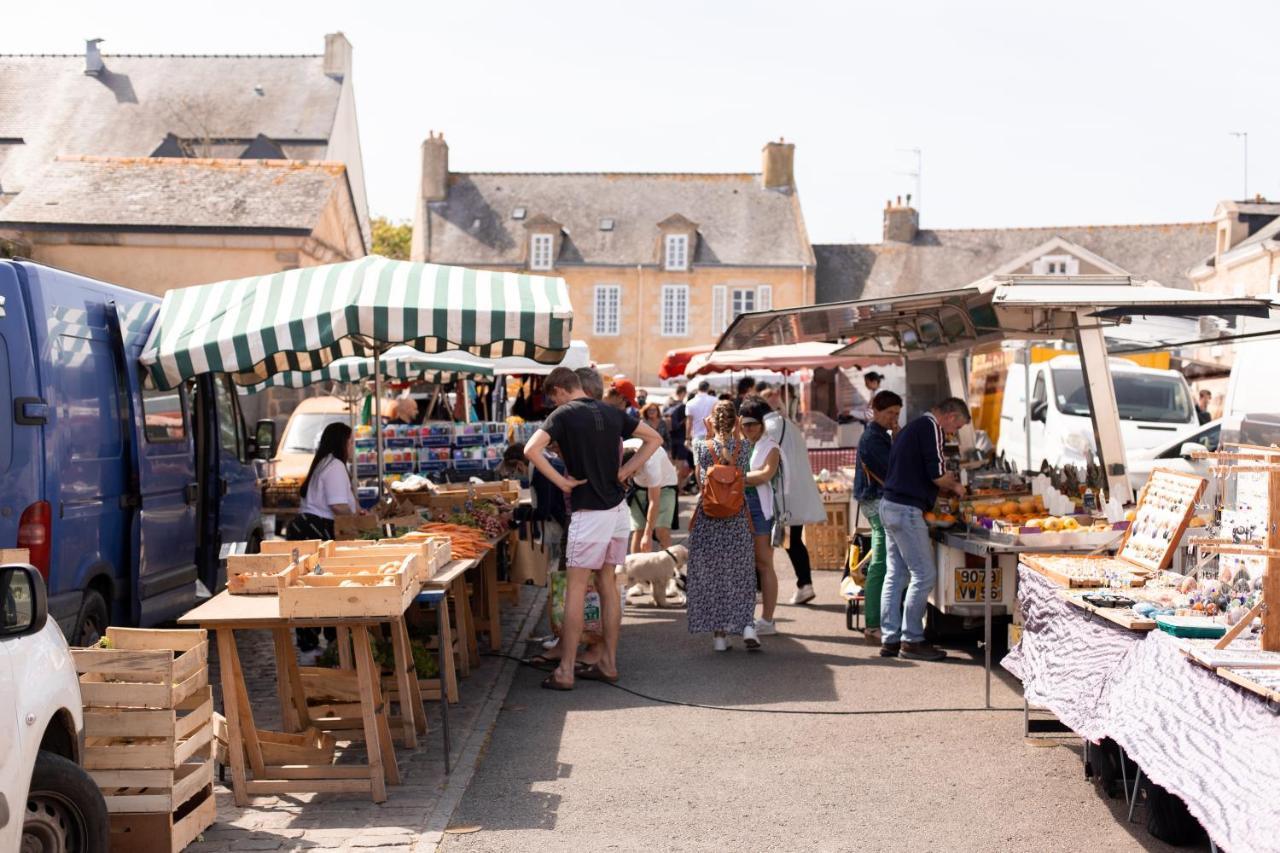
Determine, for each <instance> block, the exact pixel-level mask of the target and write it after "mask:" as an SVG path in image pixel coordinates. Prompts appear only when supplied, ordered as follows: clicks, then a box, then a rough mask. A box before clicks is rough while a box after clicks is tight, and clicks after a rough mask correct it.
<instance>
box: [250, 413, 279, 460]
mask: <svg viewBox="0 0 1280 853" xmlns="http://www.w3.org/2000/svg"><path fill="white" fill-rule="evenodd" d="M253 438H254V443H255V444H257V446H258V451H257V453H256V454H255V456H256V458H258V459H274V458H275V456H276V422H275V421H273V420H271V419H269V418H268V419H266V420H261V421H258V424H257V426H255V427H254V428H253Z"/></svg>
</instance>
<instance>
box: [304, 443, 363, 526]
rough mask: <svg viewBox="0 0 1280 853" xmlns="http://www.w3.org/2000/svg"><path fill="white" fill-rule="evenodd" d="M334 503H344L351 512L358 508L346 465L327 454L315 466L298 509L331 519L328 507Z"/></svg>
mask: <svg viewBox="0 0 1280 853" xmlns="http://www.w3.org/2000/svg"><path fill="white" fill-rule="evenodd" d="M335 504H346V505H347V506H349V507H350V508H351V511H352V512H353V513H354V512H356V511H357V509H358V508H359V505H358V504H357V503H356V496H355V495H354V494H352V493H351V479H350V477H348V476H347V466H346V465H343V464H342V463H341V462H339V461H338V460H337V459H335V458H334V457H332V456H328V457H326V458H325V459H323V460H322V461H321V462H320V464H319V465H318V466H317V467H316V472H315V474H313V475H312V477H311V482H310V483H308V484H307V496H306V497H305V498H303V499H302V506H301V507H300V509H301V510H302V511H303V512H305V513H310V514H311V515H318V516H320V517H321V518H328V519H332V518H333V510H332V509H330V507H332V506H334V505H335Z"/></svg>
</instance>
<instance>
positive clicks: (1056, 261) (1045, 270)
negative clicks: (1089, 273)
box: [1031, 255, 1080, 275]
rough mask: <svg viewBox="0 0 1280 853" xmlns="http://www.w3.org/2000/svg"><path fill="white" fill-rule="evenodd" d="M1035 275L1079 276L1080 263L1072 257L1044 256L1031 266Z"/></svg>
mask: <svg viewBox="0 0 1280 853" xmlns="http://www.w3.org/2000/svg"><path fill="white" fill-rule="evenodd" d="M1031 272H1032V274H1033V275H1079V274H1080V261H1079V260H1077V259H1076V258H1074V257H1072V256H1071V255H1044V256H1043V257H1041V258H1040V259H1039V260H1038V261H1036V262H1035V263H1034V264H1032V265H1031Z"/></svg>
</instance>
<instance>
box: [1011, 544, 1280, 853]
mask: <svg viewBox="0 0 1280 853" xmlns="http://www.w3.org/2000/svg"><path fill="white" fill-rule="evenodd" d="M1059 589H1060V587H1058V586H1057V585H1056V584H1054V583H1052V582H1051V581H1049V580H1048V579H1046V578H1045V577H1043V576H1042V575H1039V574H1037V573H1036V572H1033V571H1030V570H1028V569H1026V568H1025V567H1021V566H1020V567H1019V568H1018V601H1019V605H1020V606H1021V608H1022V615H1023V622H1024V625H1023V633H1022V642H1021V643H1020V644H1019V645H1018V646H1017V647H1016V648H1015V649H1013V650H1012V651H1011V652H1010V653H1009V655H1008V657H1006V658H1005V659H1004V661H1002V665H1003V666H1004V667H1005V669H1007V670H1009V671H1010V672H1012V673H1013V674H1014V675H1016V676H1017V677H1018V678H1019V679H1021V680H1022V684H1023V689H1024V692H1025V694H1026V697H1027V701H1028V702H1030V703H1031V704H1032V705H1034V706H1038V707H1043V708H1048V709H1049V710H1051V711H1053V712H1054V714H1056V715H1057V716H1058V719H1060V720H1062V722H1064V723H1065V724H1066V725H1068V726H1070V727H1071V729H1072V731H1075V732H1077V733H1078V734H1080V735H1081V736H1082V737H1086V738H1088V739H1089V740H1092V741H1095V742H1096V741H1098V740H1100V739H1101V738H1103V737H1110V738H1112V739H1114V740H1115V741H1116V742H1117V743H1119V744H1120V745H1121V746H1122V747H1123V748H1124V750H1125V752H1127V753H1128V754H1129V757H1130V758H1132V759H1133V760H1134V761H1135V762H1137V764H1138V766H1139V767H1141V768H1142V772H1143V773H1144V774H1145V775H1147V776H1148V777H1150V778H1151V779H1152V780H1153V781H1154V782H1156V783H1157V784H1159V785H1161V786H1163V787H1164V788H1166V789H1168V790H1169V791H1170V792H1172V793H1173V794H1175V795H1177V796H1178V797H1180V798H1182V800H1183V801H1184V802H1185V803H1186V804H1187V808H1188V809H1190V811H1191V813H1192V814H1193V815H1195V817H1196V819H1197V820H1199V821H1200V823H1201V824H1202V825H1203V826H1204V828H1205V829H1206V830H1207V831H1208V832H1209V835H1210V837H1212V838H1213V840H1214V841H1215V843H1217V844H1218V845H1219V846H1220V847H1221V848H1223V849H1225V850H1239V851H1274V852H1275V853H1280V715H1277V714H1276V713H1274V712H1273V710H1272V709H1271V708H1268V706H1267V703H1266V702H1265V701H1264V700H1263V699H1262V698H1261V697H1260V696H1257V695H1255V694H1253V693H1250V692H1248V691H1246V690H1244V689H1242V688H1239V687H1236V686H1235V685H1233V684H1230V683H1228V682H1226V681H1224V680H1222V679H1220V678H1218V677H1217V676H1216V675H1214V674H1213V673H1211V672H1210V671H1208V670H1207V669H1204V668H1202V667H1200V666H1197V665H1195V664H1193V663H1191V662H1190V661H1188V660H1187V659H1186V657H1185V656H1184V655H1183V654H1182V652H1181V651H1180V645H1179V642H1178V641H1177V640H1176V639H1175V638H1173V637H1170V636H1168V635H1167V634H1164V633H1163V632H1161V631H1153V632H1151V633H1150V634H1145V635H1144V634H1137V633H1134V632H1131V631H1126V630H1125V629H1123V628H1120V627H1119V626H1116V625H1113V624H1111V623H1110V622H1105V621H1102V620H1099V619H1096V618H1094V617H1091V616H1090V615H1089V614H1088V613H1086V612H1085V611H1083V610H1080V609H1078V608H1075V607H1072V606H1071V605H1069V604H1067V603H1066V602H1065V601H1063V600H1062V598H1061V596H1060V595H1058V590H1059Z"/></svg>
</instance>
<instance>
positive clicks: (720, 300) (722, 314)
mask: <svg viewBox="0 0 1280 853" xmlns="http://www.w3.org/2000/svg"><path fill="white" fill-rule="evenodd" d="M728 294H729V288H728V287H726V286H725V285H723V284H717V285H716V286H715V287H713V288H711V334H713V335H717V336H719V335H721V334H723V333H724V330H725V329H727V328H729V320H728V314H729V310H728V306H729V295H728Z"/></svg>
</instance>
